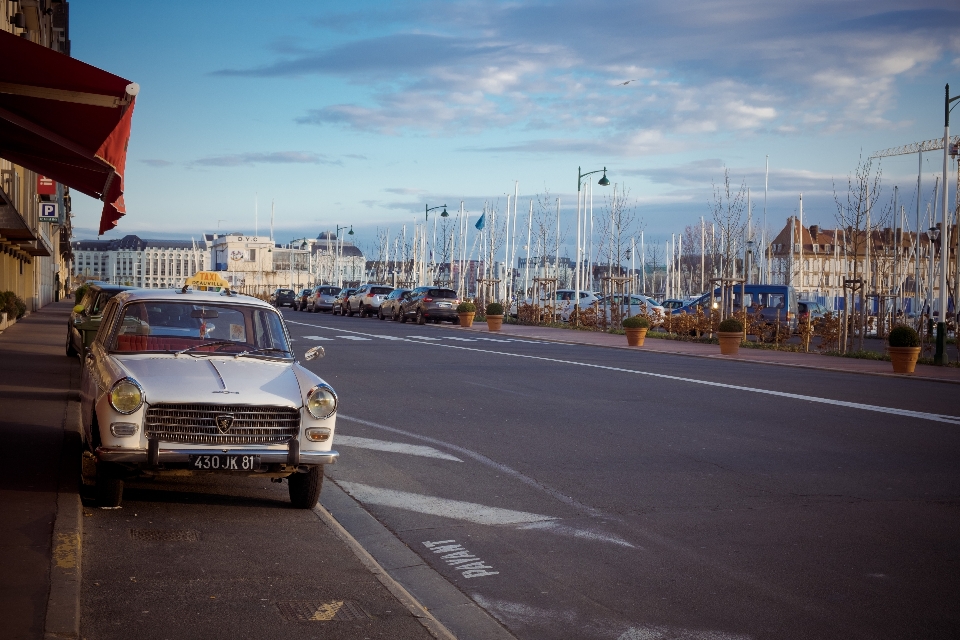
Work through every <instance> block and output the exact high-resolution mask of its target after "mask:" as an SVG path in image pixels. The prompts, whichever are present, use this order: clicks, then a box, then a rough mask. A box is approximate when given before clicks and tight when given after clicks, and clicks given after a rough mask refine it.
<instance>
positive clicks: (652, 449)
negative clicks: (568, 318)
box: [311, 342, 958, 512]
mask: <svg viewBox="0 0 960 640" xmlns="http://www.w3.org/2000/svg"><path fill="white" fill-rule="evenodd" d="M373 351H374V350H370V349H368V350H367V352H368V355H367V356H366V357H358V356H357V351H356V350H354V351H352V352H351V353H352V354H354V355H353V357H352V358H351V360H350V361H352V362H362V363H364V364H363V365H362V366H360V367H359V368H357V369H356V370H354V369H353V368H352V367H351V366H350V365H349V362H348V361H344V362H340V363H333V364H334V365H335V366H332V367H330V365H331V363H329V362H327V361H326V360H321V361H319V362H320V363H321V364H320V365H311V366H315V367H316V368H315V370H316V371H318V372H319V373H321V375H323V374H324V372H325V371H336V372H337V373H336V374H334V375H335V376H336V377H335V380H336V388H337V389H338V393H340V396H341V405H340V410H341V412H342V413H344V414H346V415H357V416H363V417H366V418H368V419H371V420H374V421H387V422H389V421H390V420H396V419H399V420H400V423H401V424H402V425H404V426H405V427H408V428H412V427H416V428H418V429H419V430H420V432H421V433H422V434H424V435H430V436H434V437H439V438H443V436H444V434H445V433H446V432H447V431H448V430H449V427H450V426H452V425H460V426H462V427H464V428H461V429H458V431H457V442H456V443H457V444H461V445H463V446H467V447H468V448H472V449H475V450H477V451H479V452H480V453H483V454H484V455H488V456H490V457H492V458H493V459H496V460H500V461H503V462H504V463H506V464H508V465H511V466H513V467H515V468H517V469H519V470H520V471H522V472H527V470H529V469H531V468H541V467H542V468H545V469H550V471H549V473H550V474H551V475H553V476H555V481H551V482H550V484H552V485H553V486H555V487H556V488H557V489H558V490H559V491H561V492H564V493H568V494H570V495H581V494H585V495H586V496H589V499H590V500H601V501H605V500H607V497H606V492H605V491H596V489H602V487H603V485H604V483H605V482H606V481H607V471H606V470H605V469H604V467H605V466H610V467H613V468H615V469H621V470H625V471H629V470H633V469H636V468H639V467H643V468H644V469H645V482H644V483H643V484H642V485H637V486H634V487H632V492H631V494H630V495H631V496H632V500H633V501H635V500H636V499H638V498H640V497H643V498H644V502H642V503H641V505H646V504H647V502H648V500H647V496H651V498H650V499H649V502H653V503H654V504H656V500H655V499H654V498H655V496H656V495H659V493H660V492H661V491H663V490H666V489H669V488H671V487H674V486H677V485H678V483H679V484H680V485H681V486H682V485H684V484H687V485H690V484H693V486H694V487H696V491H692V492H688V493H685V494H684V500H694V501H695V502H694V503H692V504H715V503H716V502H717V501H718V500H722V499H724V498H730V497H736V498H737V499H741V500H748V501H750V502H751V503H753V504H758V505H762V504H764V502H765V501H767V500H769V499H770V497H771V496H773V497H776V499H782V497H781V496H783V495H787V496H800V497H802V496H807V495H817V494H822V493H831V492H833V493H836V492H837V491H841V492H843V493H844V494H847V495H856V496H859V497H861V498H864V499H866V498H875V497H883V498H889V497H899V498H916V497H918V496H922V495H929V494H931V493H934V494H939V495H943V496H950V495H955V494H956V490H957V480H956V474H955V473H954V471H953V468H954V461H955V460H956V454H957V449H958V436H957V433H956V431H955V430H953V429H952V428H951V427H950V426H948V425H944V424H941V423H936V422H927V421H918V420H910V419H907V418H903V417H900V416H890V415H886V414H878V413H872V412H866V411H861V410H858V409H851V408H844V407H832V406H824V405H819V404H814V403H806V402H804V401H801V400H794V399H789V398H786V399H784V398H777V397H770V396H764V395H754V394H750V393H747V392H742V391H737V390H729V389H724V388H715V387H697V386H695V389H694V390H693V391H694V392H693V393H691V389H690V388H689V387H688V386H687V385H685V383H679V382H676V381H672V380H669V379H658V378H650V379H644V382H645V384H644V385H643V387H642V395H639V394H638V393H637V385H636V380H635V379H633V378H631V377H630V374H625V373H622V372H616V371H613V372H611V371H605V370H599V371H593V370H588V371H587V372H586V373H584V371H582V370H581V369H579V368H577V367H571V366H569V365H565V364H563V363H553V362H543V361H533V360H525V359H518V360H516V361H511V362H510V364H511V366H509V367H504V366H503V365H502V360H501V359H500V358H502V356H498V355H496V354H478V353H476V352H461V351H456V350H454V351H453V352H452V353H453V354H460V356H459V359H456V358H457V356H454V358H447V357H443V356H447V355H448V353H449V352H450V350H432V349H430V348H428V347H422V348H421V349H420V351H418V352H416V356H417V364H418V366H416V367H410V366H408V365H405V362H404V360H405V359H407V360H409V357H410V354H409V351H408V350H407V349H406V348H405V346H404V343H392V342H391V343H389V344H388V345H387V346H383V347H380V348H378V349H376V354H377V355H376V358H374V357H373V356H372V355H370V354H372V353H373ZM465 354H466V355H467V357H466V358H464V357H463V356H464V355H465ZM368 362H369V363H371V364H370V365H367V364H366V363H368ZM321 366H322V367H323V368H322V369H321V368H319V367H321ZM377 371H387V372H393V371H398V372H400V373H398V374H396V375H388V377H387V378H385V379H384V383H383V384H377V383H376V376H377V373H376V372H377ZM558 380H562V381H563V383H562V384H561V385H558V384H557V382H556V381H558ZM493 381H496V382H493ZM491 387H493V388H491ZM568 389H569V390H571V391H570V392H567V390H568ZM493 399H495V401H493V402H491V401H492V400H493ZM438 418H439V420H438ZM458 421H459V422H458ZM530 426H535V427H536V428H535V429H530V428H529V427H530ZM906 427H909V436H908V435H907V434H906V433H905V432H904V429H905V428H906ZM564 462H566V463H568V464H567V465H566V466H564ZM561 468H566V469H574V468H575V469H576V472H575V473H574V472H564V471H561V470H560V469H561ZM731 477H737V478H738V482H737V483H736V484H735V486H734V488H735V489H736V491H734V492H733V493H731V492H730V489H729V488H728V487H726V486H725V485H724V484H723V483H718V482H716V480H717V479H718V478H719V479H723V478H731ZM786 478H789V481H785V479H786ZM694 479H699V481H697V482H694ZM887 480H891V482H890V483H887ZM887 484H890V485H891V486H892V487H893V493H892V494H891V493H890V492H889V491H888V490H887V489H886V486H887ZM933 488H935V489H933ZM796 499H800V498H799V497H798V498H796ZM633 504H636V503H635V502H632V503H631V505H633ZM631 505H626V504H612V503H609V502H604V503H602V508H605V509H611V510H614V511H616V512H624V509H629V508H635V507H632V506H631ZM678 506H680V507H681V508H683V507H685V506H688V503H687V502H681V503H680V504H679V505H678ZM643 508H650V507H646V506H644V507H643Z"/></svg>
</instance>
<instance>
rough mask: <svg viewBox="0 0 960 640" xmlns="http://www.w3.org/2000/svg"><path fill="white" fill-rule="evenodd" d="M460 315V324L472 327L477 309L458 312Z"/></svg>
mask: <svg viewBox="0 0 960 640" xmlns="http://www.w3.org/2000/svg"><path fill="white" fill-rule="evenodd" d="M457 315H458V316H459V317H460V326H461V327H472V326H473V317H474V316H475V315H477V312H476V311H464V312H461V313H458V314H457Z"/></svg>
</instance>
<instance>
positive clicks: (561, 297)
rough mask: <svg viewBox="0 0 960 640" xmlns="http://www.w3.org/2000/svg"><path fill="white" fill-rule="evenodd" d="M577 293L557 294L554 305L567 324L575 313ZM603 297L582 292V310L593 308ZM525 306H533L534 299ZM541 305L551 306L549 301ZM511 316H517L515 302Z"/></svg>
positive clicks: (561, 291) (560, 290)
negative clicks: (574, 303)
mask: <svg viewBox="0 0 960 640" xmlns="http://www.w3.org/2000/svg"><path fill="white" fill-rule="evenodd" d="M576 296H577V292H576V291H575V290H573V289H557V294H556V296H555V299H554V303H553V304H555V305H556V308H557V312H558V313H559V314H560V319H561V320H563V321H564V322H566V321H567V320H569V319H570V314H571V313H573V308H574V305H573V300H574V298H576ZM600 298H601V296H598V295H597V294H596V293H594V292H592V291H581V292H580V308H581V309H586V308H587V307H591V306H593V304H594V303H595V302H598V301H599V300H600ZM524 303H525V304H532V303H533V298H527V299H526V300H524ZM540 304H541V305H549V304H551V303H550V302H549V301H548V300H545V299H541V300H540ZM510 315H512V316H513V317H516V316H517V303H516V302H513V303H512V304H511V305H510Z"/></svg>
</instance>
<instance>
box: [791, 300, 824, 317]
mask: <svg viewBox="0 0 960 640" xmlns="http://www.w3.org/2000/svg"><path fill="white" fill-rule="evenodd" d="M797 310H798V313H797V318H798V319H799V321H800V322H806V321H807V316H809V317H810V322H816V321H817V320H819V319H820V318H822V317H823V315H824V314H825V313H829V312H830V309H827V308H826V307H825V306H824V305H822V304H820V303H819V302H816V301H815V300H801V301H800V302H798V303H797Z"/></svg>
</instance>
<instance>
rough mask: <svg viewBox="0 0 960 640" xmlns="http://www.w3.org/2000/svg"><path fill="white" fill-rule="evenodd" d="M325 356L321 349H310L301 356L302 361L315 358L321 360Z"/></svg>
mask: <svg viewBox="0 0 960 640" xmlns="http://www.w3.org/2000/svg"><path fill="white" fill-rule="evenodd" d="M325 355H326V352H325V351H324V350H323V347H310V348H309V349H307V352H306V353H305V354H303V359H304V360H307V361H308V362H309V361H310V360H316V359H317V358H322V357H323V356H325Z"/></svg>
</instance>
